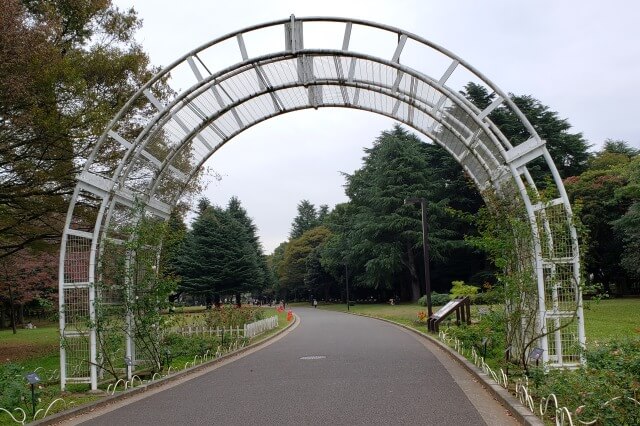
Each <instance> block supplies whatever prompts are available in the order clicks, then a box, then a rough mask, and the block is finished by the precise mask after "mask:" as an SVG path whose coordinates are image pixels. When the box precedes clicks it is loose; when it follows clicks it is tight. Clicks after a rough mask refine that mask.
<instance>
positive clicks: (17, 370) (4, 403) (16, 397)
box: [0, 364, 31, 411]
mask: <svg viewBox="0 0 640 426" xmlns="http://www.w3.org/2000/svg"><path fill="white" fill-rule="evenodd" d="M24 375H25V371H24V369H23V368H22V367H20V366H19V365H16V364H5V365H0V407H2V408H5V409H7V410H9V411H12V410H13V409H14V408H16V407H20V406H23V407H24V406H25V405H24V403H25V401H26V400H27V398H31V394H30V393H29V391H28V389H29V388H28V387H27V386H26V380H25V378H24ZM29 401H30V399H29Z"/></svg>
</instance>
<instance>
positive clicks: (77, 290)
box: [59, 16, 585, 389]
mask: <svg viewBox="0 0 640 426" xmlns="http://www.w3.org/2000/svg"><path fill="white" fill-rule="evenodd" d="M363 38H368V39H370V40H379V41H380V43H379V45H378V46H375V48H374V50H376V49H377V50H376V51H375V52H371V46H370V45H365V46H364V48H362V49H361V48H359V47H358V43H359V42H361V41H362V40H363ZM305 39H307V40H314V41H315V43H320V44H321V46H322V47H321V48H306V47H305ZM329 40H332V41H329ZM252 48H255V50H256V51H260V54H259V55H255V56H250V55H249V53H248V52H250V51H252ZM283 48H284V49H283ZM385 49H386V50H385ZM425 57H429V58H431V60H430V61H429V63H426V64H425V63H423V62H424V61H423V58H425ZM225 60H227V62H224V61H225ZM435 63H438V64H440V65H441V66H440V68H438V67H436V66H433V64H435ZM214 66H215V70H216V71H211V69H212V68H213V67H214ZM179 78H183V80H180V81H179V82H178V80H179ZM189 79H190V83H188V84H190V86H189V87H188V88H187V89H185V90H176V92H175V93H174V94H173V97H172V98H171V99H169V100H168V101H165V102H164V103H163V102H161V101H159V100H158V99H157V98H156V96H155V95H154V92H155V91H156V90H157V89H159V87H160V85H161V84H163V83H164V82H165V81H168V82H169V83H170V84H171V83H174V84H173V85H174V89H175V87H178V86H177V84H184V81H189ZM456 81H460V82H461V83H462V84H464V83H466V82H468V81H474V82H476V83H478V84H481V85H483V86H484V87H486V88H487V89H488V90H489V92H490V93H494V94H495V101H493V103H492V104H491V105H489V106H488V107H487V108H485V109H484V110H479V109H478V108H476V107H475V106H474V105H472V104H471V103H470V102H468V101H467V100H466V99H465V98H464V97H463V96H461V95H460V94H459V90H460V89H461V88H462V87H458V86H456ZM176 82H178V83H176ZM141 105H142V108H144V107H149V108H153V109H155V111H156V112H155V114H152V115H146V116H142V115H136V111H139V109H140V108H141ZM500 105H502V106H503V107H506V108H509V109H510V110H511V111H512V112H513V113H514V114H515V115H516V116H517V117H519V119H520V120H521V122H522V124H523V126H524V128H525V129H526V130H527V132H528V133H529V138H528V139H527V140H526V141H525V142H522V143H520V144H517V145H515V146H514V144H512V143H511V142H510V141H509V140H507V139H506V138H505V136H504V135H503V134H502V133H501V132H500V131H499V130H498V128H497V127H496V126H495V125H494V124H493V123H492V122H491V121H490V120H489V118H488V116H489V114H490V113H491V111H493V110H494V109H495V108H496V107H498V106H500ZM324 107H346V108H354V109H360V110H366V111H371V112H374V113H377V114H382V115H385V116H388V117H391V118H393V119H395V120H397V121H400V122H402V123H404V124H406V125H408V126H411V127H413V128H414V129H416V130H417V131H419V132H421V133H423V134H424V135H425V136H427V137H428V138H430V139H432V140H433V141H434V142H436V143H438V144H439V145H441V146H442V147H444V148H445V149H446V150H447V151H448V152H449V153H450V154H451V155H452V156H453V157H454V158H455V159H456V160H457V161H458V163H460V164H461V165H462V167H463V168H464V170H465V171H466V172H467V173H468V174H469V176H470V177H471V178H472V179H473V181H474V182H475V184H476V185H477V187H478V189H479V190H480V191H481V192H484V191H485V190H492V189H493V190H495V191H496V192H498V193H500V192H502V193H505V191H508V192H509V193H510V194H512V195H514V196H516V197H519V198H520V199H521V201H522V203H523V205H524V207H525V209H526V213H527V216H528V219H529V221H530V225H531V230H532V235H533V244H532V250H533V252H534V253H533V258H534V271H535V274H536V277H535V279H536V281H537V287H538V300H537V301H536V303H537V307H538V310H537V318H536V327H537V330H538V331H540V332H543V333H544V332H545V331H546V330H547V329H549V330H556V329H558V331H555V332H553V333H551V334H550V335H549V338H547V336H545V337H542V338H541V339H540V341H539V345H540V347H541V348H542V349H544V352H543V360H544V362H545V363H546V364H547V365H549V366H552V367H553V366H558V367H561V366H565V367H569V366H573V365H577V364H579V363H581V362H582V361H581V358H580V348H581V347H583V346H584V342H585V334H584V325H583V324H584V323H583V314H582V300H581V293H580V289H579V287H578V285H577V283H578V282H579V281H580V279H579V278H580V263H579V251H578V242H577V235H576V231H575V228H574V227H573V224H572V213H571V206H570V204H569V200H568V198H567V195H566V192H565V190H564V187H563V184H562V180H561V178H560V176H559V174H558V172H557V169H556V167H555V165H554V163H553V161H552V159H551V157H550V155H549V152H548V151H547V148H546V146H545V142H544V141H542V140H541V139H540V137H539V136H538V135H537V133H536V132H535V130H534V128H533V127H532V126H531V124H530V123H529V122H528V121H527V119H526V118H525V117H524V115H523V114H522V113H521V112H520V111H519V110H518V108H517V107H516V106H515V105H514V104H513V102H512V101H511V100H510V98H509V97H508V96H507V95H506V94H505V93H504V92H503V91H502V90H500V89H499V88H498V87H497V86H496V85H494V84H493V83H492V82H491V81H489V80H488V79H487V78H486V77H485V76H483V75H482V74H481V73H479V72H478V71H477V70H475V69H474V68H473V67H472V66H471V65H469V64H468V63H466V62H465V61H464V60H463V59H461V58H459V57H457V56H456V55H454V54H453V53H451V52H449V51H447V50H446V49H444V48H442V47H440V46H437V45H435V44H433V43H431V42H429V41H427V40H425V39H423V38H421V37H419V36H417V35H414V34H411V33H408V32H405V31H403V30H401V29H398V28H393V27H389V26H385V25H380V24H376V23H372V22H366V21H361V20H354V19H344V18H326V17H309V18H295V17H294V16H291V17H290V18H289V19H286V20H281V21H275V22H270V23H265V24H261V25H257V26H253V27H249V28H246V29H243V30H240V31H237V32H234V33H231V34H228V35H225V36H223V37H220V38H217V39H215V40H213V41H211V42H209V43H207V44H205V45H203V46H201V47H199V48H197V49H195V50H193V51H191V52H189V53H187V54H186V55H184V56H183V57H181V58H180V59H178V60H177V61H175V62H174V63H172V64H171V65H169V66H168V67H166V68H165V69H163V70H162V71H160V72H159V73H158V74H157V75H155V76H154V77H153V78H152V79H151V80H150V81H149V82H147V83H146V84H145V85H144V86H143V87H142V88H140V90H139V91H138V92H137V93H136V94H135V95H134V96H133V97H132V98H131V99H130V100H129V101H128V102H127V104H126V105H125V106H124V107H123V108H122V110H121V111H120V112H119V113H118V114H117V115H116V117H114V119H113V120H112V121H111V123H110V124H109V125H108V127H107V129H106V130H105V132H104V133H103V135H102V136H101V137H100V139H99V140H98V142H97V143H96V145H95V146H94V149H93V151H92V153H91V154H90V156H89V158H88V160H87V162H86V163H85V165H84V169H83V171H82V173H81V174H80V175H79V176H78V184H77V187H76V189H75V191H74V194H73V197H72V199H71V203H70V206H69V211H68V214H67V220H66V224H65V229H64V234H63V239H62V244H61V252H60V253H61V254H60V276H59V295H60V333H61V342H62V343H61V348H60V360H61V368H60V369H61V375H60V377H61V386H62V388H63V389H64V388H65V386H66V384H67V383H90V384H91V387H92V388H93V389H95V388H97V381H98V377H99V375H100V372H99V371H98V370H99V368H98V360H99V358H100V355H99V353H98V352H99V348H98V345H97V341H96V330H95V329H94V328H92V327H86V325H82V324H81V323H80V322H79V320H78V318H81V317H83V316H84V317H88V319H89V320H90V322H89V323H90V324H95V319H96V306H97V305H96V304H98V303H101V301H100V300H99V298H98V297H97V295H96V289H95V283H96V278H97V277H96V274H97V265H98V264H99V262H100V257H101V255H102V250H104V242H105V241H107V240H118V238H121V237H120V236H119V234H118V233H117V232H116V231H114V230H115V229H117V228H119V227H121V226H122V225H125V224H126V222H127V221H130V220H131V211H132V209H133V208H134V206H135V205H136V204H137V203H142V204H143V205H144V209H145V210H146V211H147V212H148V213H149V214H151V215H154V216H158V217H160V218H164V219H166V218H167V217H168V216H169V214H170V212H171V210H172V208H173V206H174V205H175V204H176V203H177V201H178V200H179V198H180V196H181V194H182V193H183V192H184V191H185V189H186V188H188V186H189V184H190V183H191V182H192V181H193V180H194V177H195V176H196V175H197V173H198V171H199V170H200V168H201V166H202V165H203V164H204V162H205V161H206V160H207V159H208V158H209V157H210V156H211V155H213V154H214V153H215V152H216V151H217V150H218V149H219V148H220V147H222V146H223V145H224V144H225V143H227V142H228V141H229V140H231V139H232V138H233V137H234V136H236V135H237V134H239V133H241V132H243V131H244V130H246V129H248V128H250V127H251V126H253V125H256V124H258V123H260V122H262V121H265V120H267V119H269V118H271V117H275V116H278V115H281V114H285V113H288V112H291V111H297V110H301V109H306V108H316V109H317V108H324ZM132 122H135V123H136V124H137V125H136V126H132V125H131V123H132ZM125 135H126V136H125ZM540 157H542V158H543V159H544V162H545V164H546V165H547V167H548V170H549V173H550V175H551V176H552V179H553V183H554V184H555V193H556V194H557V198H555V199H553V200H551V201H549V202H545V203H542V202H539V201H537V200H532V199H531V198H530V194H536V193H537V192H536V190H535V183H534V181H533V179H532V178H531V175H530V174H529V172H528V171H527V167H526V166H527V164H528V163H530V162H531V161H533V160H536V159H538V158H540ZM114 159H115V160H114ZM87 211H90V212H92V214H90V215H89V216H90V219H89V222H90V223H87ZM576 306H577V307H578V309H577V321H575V322H571V321H572V320H573V318H574V315H575V307H576ZM84 324H86V322H85V323H84ZM567 324H569V325H568V326H567ZM561 326H562V330H560V328H561ZM127 340H128V341H127V345H126V355H127V356H128V357H129V359H131V360H135V342H133V341H132V339H131V338H129V339H127ZM87 361H88V362H87Z"/></svg>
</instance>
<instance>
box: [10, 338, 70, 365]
mask: <svg viewBox="0 0 640 426" xmlns="http://www.w3.org/2000/svg"><path fill="white" fill-rule="evenodd" d="M57 348H58V345H55V344H52V345H42V344H37V343H21V344H3V343H2V342H0V364H7V363H9V362H16V361H24V360H26V359H29V358H36V357H41V356H46V355H50V354H51V353H55V351H56V350H57Z"/></svg>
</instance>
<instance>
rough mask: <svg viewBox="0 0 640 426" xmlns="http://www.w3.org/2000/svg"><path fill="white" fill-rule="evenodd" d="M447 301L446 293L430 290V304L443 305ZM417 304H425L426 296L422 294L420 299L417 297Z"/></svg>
mask: <svg viewBox="0 0 640 426" xmlns="http://www.w3.org/2000/svg"><path fill="white" fill-rule="evenodd" d="M448 301H449V295H448V294H444V293H436V292H435V291H433V292H431V304H432V305H433V306H442V305H445V304H446V303H447V302H448ZM418 304H419V305H420V306H427V296H422V297H421V298H420V299H418Z"/></svg>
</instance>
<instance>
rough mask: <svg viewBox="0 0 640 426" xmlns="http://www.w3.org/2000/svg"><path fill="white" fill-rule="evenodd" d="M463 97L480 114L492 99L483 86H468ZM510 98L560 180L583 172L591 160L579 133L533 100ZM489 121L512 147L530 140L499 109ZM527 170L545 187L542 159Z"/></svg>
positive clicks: (514, 119) (517, 123) (509, 114)
mask: <svg viewBox="0 0 640 426" xmlns="http://www.w3.org/2000/svg"><path fill="white" fill-rule="evenodd" d="M462 94H463V95H464V96H465V97H466V98H467V99H469V100H470V101H471V102H472V103H473V104H474V105H476V106H477V107H478V108H480V109H481V110H482V109H484V108H486V107H487V106H488V105H489V104H490V103H491V102H492V101H493V100H494V99H495V94H493V93H491V94H490V93H489V92H488V91H487V89H486V88H485V87H484V86H481V85H478V84H475V83H468V84H467V85H466V86H465V88H464V90H463V91H462ZM510 97H511V100H513V102H514V103H515V104H516V105H517V107H518V108H519V109H520V111H522V113H523V114H524V115H525V116H526V117H527V119H528V120H529V122H530V123H531V124H532V125H533V127H534V128H535V129H536V132H538V134H539V135H540V137H541V138H542V139H543V140H545V141H546V143H547V149H548V150H549V154H550V155H551V158H553V161H554V163H555V165H556V167H557V168H558V171H559V172H560V176H562V177H563V178H567V177H569V176H576V175H579V174H580V173H582V172H583V171H585V170H586V167H587V162H588V160H589V157H590V154H589V144H588V143H587V141H586V140H585V139H584V137H583V136H582V133H570V131H569V130H570V129H571V124H569V121H568V120H567V119H562V118H560V117H559V114H558V113H557V112H556V111H552V110H551V108H550V107H548V106H547V105H544V104H542V103H541V102H540V101H539V100H537V99H535V98H534V97H533V96H529V95H518V96H516V95H513V94H511V95H510ZM489 118H490V119H491V121H493V123H495V124H496V126H498V128H499V129H500V131H501V132H502V133H503V134H504V135H505V137H506V138H507V139H508V140H509V141H510V142H511V143H512V144H513V145H517V144H519V143H521V142H524V141H525V140H526V139H527V138H528V137H529V133H528V132H527V130H526V129H525V128H524V126H523V125H522V123H521V122H520V120H519V119H518V117H517V116H516V115H515V114H514V113H513V112H511V110H509V109H507V108H506V107H504V106H502V105H501V106H499V107H498V108H496V109H495V110H494V111H493V112H491V114H489ZM527 168H528V169H529V171H530V172H531V174H532V176H533V177H534V179H535V180H536V183H540V184H544V179H545V175H544V170H545V169H546V167H544V164H543V160H542V159H537V160H536V161H533V162H531V163H529V164H528V165H527Z"/></svg>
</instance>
